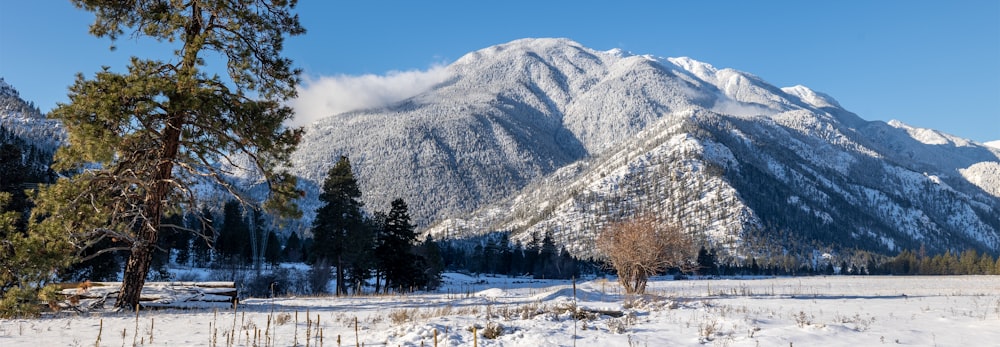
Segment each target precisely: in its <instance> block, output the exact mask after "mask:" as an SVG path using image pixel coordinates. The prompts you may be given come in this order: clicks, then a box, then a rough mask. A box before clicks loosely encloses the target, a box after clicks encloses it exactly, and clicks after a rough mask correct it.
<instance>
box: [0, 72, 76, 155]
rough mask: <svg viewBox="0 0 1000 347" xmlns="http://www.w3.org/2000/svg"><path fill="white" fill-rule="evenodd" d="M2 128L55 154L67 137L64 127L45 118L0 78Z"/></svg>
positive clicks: (0, 119)
mask: <svg viewBox="0 0 1000 347" xmlns="http://www.w3.org/2000/svg"><path fill="white" fill-rule="evenodd" d="M0 126H3V127H4V128H5V129H7V131H9V132H11V133H13V134H14V135H16V136H18V137H21V138H23V139H25V140H26V141H28V142H30V143H31V144H32V145H33V146H35V147H36V148H39V149H43V150H46V151H48V152H50V153H51V152H54V151H55V148H56V147H57V146H58V145H59V143H60V141H62V139H63V137H64V136H65V134H64V132H63V130H62V125H60V124H59V122H57V121H53V120H49V119H46V118H45V115H43V114H42V113H41V111H39V110H38V107H35V105H34V104H32V103H31V102H28V101H25V100H23V99H21V96H20V94H19V93H18V92H17V90H16V89H14V87H13V86H11V85H10V84H8V83H7V82H6V81H4V80H3V78H2V77H0Z"/></svg>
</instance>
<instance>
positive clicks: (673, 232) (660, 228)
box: [597, 215, 697, 294]
mask: <svg viewBox="0 0 1000 347" xmlns="http://www.w3.org/2000/svg"><path fill="white" fill-rule="evenodd" d="M597 248H598V250H599V251H600V252H601V253H603V254H604V256H605V257H606V259H607V261H608V263H609V264H610V265H611V266H612V267H613V268H614V269H615V271H616V272H618V283H621V285H622V286H623V287H625V292H626V293H628V294H642V293H644V292H645V291H646V283H647V282H648V281H649V276H652V275H656V274H658V273H662V272H664V271H666V270H667V269H670V268H680V269H681V271H691V270H693V269H694V267H696V266H697V265H696V264H695V263H694V262H693V258H694V241H693V240H692V238H691V236H690V235H687V234H686V233H685V232H684V231H683V229H682V228H681V227H680V226H677V225H674V224H666V223H661V222H660V221H658V220H657V219H656V218H655V217H653V216H649V215H643V216H639V217H635V218H633V219H629V220H624V221H621V222H617V223H612V224H610V225H608V226H607V227H605V228H604V230H603V231H601V233H600V234H599V235H598V237H597Z"/></svg>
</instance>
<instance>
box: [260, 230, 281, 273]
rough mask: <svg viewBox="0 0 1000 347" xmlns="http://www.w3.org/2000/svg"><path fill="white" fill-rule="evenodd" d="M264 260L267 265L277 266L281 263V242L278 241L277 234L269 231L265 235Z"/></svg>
mask: <svg viewBox="0 0 1000 347" xmlns="http://www.w3.org/2000/svg"><path fill="white" fill-rule="evenodd" d="M264 260H266V261H267V263H268V264H271V265H278V262H280V261H281V241H280V240H278V234H275V233H274V230H271V231H269V232H268V233H267V247H265V248H264Z"/></svg>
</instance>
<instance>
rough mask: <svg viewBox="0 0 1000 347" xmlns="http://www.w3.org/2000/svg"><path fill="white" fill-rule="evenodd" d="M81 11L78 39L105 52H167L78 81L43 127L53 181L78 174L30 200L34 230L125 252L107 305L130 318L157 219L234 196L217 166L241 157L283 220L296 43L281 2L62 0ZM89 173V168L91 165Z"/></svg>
mask: <svg viewBox="0 0 1000 347" xmlns="http://www.w3.org/2000/svg"><path fill="white" fill-rule="evenodd" d="M73 4H74V5H76V6H77V7H80V8H82V9H84V10H87V11H90V12H93V13H94V14H95V20H94V22H93V24H91V26H90V32H91V33H92V34H94V35H95V36H98V37H108V38H110V39H111V40H112V41H114V40H116V39H117V38H119V37H121V36H122V35H134V36H148V37H151V38H152V39H155V40H157V41H160V42H163V43H167V44H174V45H176V50H175V51H174V52H175V57H174V58H173V59H169V60H166V61H160V60H152V59H141V58H136V57H133V58H132V60H131V63H130V65H129V67H128V71H127V72H126V73H116V72H112V71H109V70H108V69H105V70H103V71H100V72H98V73H97V74H96V75H95V76H94V77H93V78H91V79H86V78H84V77H83V76H82V75H78V76H77V79H76V82H75V83H74V85H72V86H71V87H70V89H69V103H67V104H60V105H59V106H58V107H57V108H56V109H54V110H53V111H52V112H51V113H50V116H51V117H52V118H55V119H58V120H60V121H61V122H62V124H63V126H64V128H65V129H66V132H67V134H68V140H67V146H65V147H62V148H60V149H59V150H58V153H57V154H56V163H55V165H54V167H55V168H56V169H57V170H60V171H63V170H79V169H82V168H84V167H85V166H86V167H88V168H89V169H88V170H86V171H78V172H81V173H80V174H77V175H75V176H72V177H68V178H62V179H60V180H59V181H58V182H57V183H56V184H55V185H52V186H49V187H46V188H43V189H42V190H41V192H40V194H39V200H38V207H39V208H38V209H36V213H39V214H41V215H60V216H63V218H48V219H45V220H44V221H43V222H42V223H40V226H39V227H40V228H42V229H45V230H46V231H59V232H62V233H64V234H66V235H69V236H70V237H72V238H74V239H75V241H74V243H75V244H79V245H84V246H86V247H89V246H90V244H88V242H90V243H93V242H96V240H101V239H102V237H113V238H115V239H117V240H120V241H122V242H125V243H128V245H127V247H125V249H127V250H128V251H129V254H128V260H127V262H126V264H125V269H124V277H123V282H124V283H123V288H122V290H121V291H120V292H119V295H118V300H117V301H116V303H115V305H116V307H118V308H129V309H131V308H134V307H136V305H137V304H138V303H139V294H140V292H141V290H142V287H143V284H144V283H145V278H146V275H147V273H148V272H149V269H150V265H151V260H152V256H153V252H154V250H155V248H156V244H157V240H158V238H159V236H160V235H159V232H160V222H161V217H162V216H163V215H164V214H165V212H166V211H171V210H175V209H176V207H183V206H184V205H186V206H187V208H186V209H188V210H191V209H194V208H195V204H196V201H195V199H196V197H195V196H194V194H193V193H191V192H192V189H191V188H192V187H193V186H194V185H195V184H198V183H201V182H204V181H205V180H210V181H211V182H213V183H215V184H218V185H222V186H225V187H227V188H230V189H229V191H231V192H238V190H237V189H236V188H235V187H232V186H231V185H230V183H228V182H227V181H225V180H224V179H223V178H222V177H224V175H223V173H222V172H220V171H219V169H218V165H216V164H217V163H219V162H221V161H223V160H224V158H227V157H232V156H246V157H248V158H251V160H249V162H250V163H251V165H252V166H253V167H251V168H249V169H254V170H256V171H258V172H260V173H262V174H263V177H265V178H266V179H267V181H268V183H269V184H268V186H269V187H270V192H271V195H270V198H269V199H268V202H267V203H266V204H265V206H266V207H267V208H268V209H269V210H271V211H273V212H275V213H281V214H285V215H294V214H295V213H296V207H295V205H294V204H293V203H291V200H292V199H295V198H297V197H298V195H299V194H298V193H297V192H296V191H295V179H294V176H292V175H290V174H287V173H284V172H279V169H278V168H279V167H282V166H283V165H285V164H286V163H287V162H288V159H289V155H290V154H291V153H292V151H293V150H294V148H295V145H296V144H297V142H298V140H299V138H300V135H301V129H286V128H285V127H284V126H283V123H284V121H286V120H288V119H290V118H291V117H292V115H293V113H292V110H291V108H290V107H288V106H285V104H284V100H287V99H289V98H292V97H294V96H295V84H296V83H297V82H298V71H297V70H293V69H292V68H291V61H290V60H289V59H287V58H283V57H282V56H281V55H280V52H281V49H282V46H283V41H284V38H285V37H286V36H288V35H298V34H302V33H304V32H305V30H304V29H302V27H301V26H300V25H299V21H298V17H297V16H296V15H294V14H293V13H292V12H291V10H292V8H293V7H294V6H295V0H291V1H265V0H250V1H237V2H232V1H224V2H219V1H204V0H192V1H166V0H154V1H138V2H137V1H105V0H73ZM210 53H211V54H214V53H217V54H218V55H219V56H221V57H222V59H223V60H224V61H225V62H226V63H227V65H226V66H227V69H226V71H227V72H228V79H223V78H222V77H220V76H219V75H217V74H209V73H206V72H205V71H203V69H204V67H205V65H206V60H205V59H204V56H205V55H206V54H210ZM95 164H96V165H95Z"/></svg>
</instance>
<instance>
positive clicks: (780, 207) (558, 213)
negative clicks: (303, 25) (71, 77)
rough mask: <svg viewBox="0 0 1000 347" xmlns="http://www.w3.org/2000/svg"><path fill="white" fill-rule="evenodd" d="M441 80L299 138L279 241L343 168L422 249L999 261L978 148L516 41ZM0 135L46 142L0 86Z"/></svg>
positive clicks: (735, 86)
mask: <svg viewBox="0 0 1000 347" xmlns="http://www.w3.org/2000/svg"><path fill="white" fill-rule="evenodd" d="M446 69H447V73H448V76H449V77H448V78H446V79H445V80H444V82H442V83H439V84H437V85H434V86H433V87H431V88H429V89H428V90H426V91H424V92H422V93H419V94H417V95H416V96H413V97H410V98H407V99H405V100H402V101H399V102H396V103H392V104H389V105H386V106H383V107H378V108H372V109H364V110H357V111H351V112H347V113H341V114H335V115H330V116H329V117H327V118H324V119H321V120H319V121H316V122H314V123H312V124H310V125H308V126H306V132H305V136H304V137H303V139H302V142H301V144H300V146H299V149H298V150H297V151H296V153H295V154H294V155H293V157H292V164H291V167H290V168H289V169H290V170H291V171H292V172H293V173H295V174H296V175H297V176H299V177H300V187H301V188H302V189H303V190H304V191H305V192H306V195H305V198H304V199H303V200H302V201H301V202H300V206H301V208H302V210H303V212H304V214H305V216H304V218H303V219H302V220H299V221H295V222H293V223H289V224H286V225H287V228H288V229H286V230H285V231H286V232H291V231H295V232H304V233H308V227H309V225H310V224H311V220H312V218H313V215H314V211H315V209H316V208H317V207H318V206H319V201H318V194H319V189H318V187H319V186H321V185H322V182H323V179H324V178H325V176H326V173H327V171H328V170H329V168H330V167H332V166H333V165H334V163H336V161H337V160H338V159H339V158H340V156H342V155H344V156H347V157H349V158H350V160H351V163H352V166H353V169H354V172H355V176H356V177H357V179H358V181H359V185H360V188H361V190H362V194H363V196H362V199H363V200H364V202H365V204H366V209H367V210H368V211H369V212H374V211H386V210H388V208H389V205H390V202H391V201H392V200H394V199H396V198H403V199H404V200H405V201H406V202H407V203H408V205H409V207H410V213H411V215H412V217H413V221H414V222H415V223H416V224H417V226H418V228H419V229H420V230H421V231H423V232H426V233H428V234H430V235H433V236H434V237H436V238H438V239H455V238H464V237H471V236H477V235H484V234H488V233H493V232H505V233H509V235H510V237H511V239H512V240H517V241H522V242H528V241H529V240H531V239H533V238H537V237H539V236H540V235H543V234H550V235H552V237H553V238H554V239H555V240H556V242H557V243H559V244H560V245H562V246H563V247H565V248H566V249H567V250H569V251H570V252H572V253H574V254H575V255H577V256H581V257H589V256H594V255H595V254H594V249H593V239H594V237H595V235H596V234H597V233H598V232H599V231H600V230H601V228H603V227H604V226H605V225H607V224H608V223H610V222H613V221H616V220H619V219H621V218H625V217H628V216H631V215H635V214H638V213H653V214H656V215H659V216H660V217H662V218H663V219H665V220H667V221H669V222H672V223H676V224H678V225H680V226H682V227H683V228H684V229H685V230H687V231H689V232H690V233H692V234H693V235H696V236H697V237H698V239H699V240H700V241H702V242H705V243H706V244H709V245H711V246H712V247H715V248H718V249H721V250H727V251H728V253H730V254H743V255H748V254H751V253H763V252H788V251H789V250H793V249H794V250H797V251H816V250H823V251H827V250H833V251H836V250H846V249H860V250H866V251H871V252H877V253H883V254H894V253H895V252H898V251H899V250H902V249H917V248H920V247H925V248H926V249H927V250H929V251H934V252H943V251H946V250H963V249H967V248H974V249H978V250H980V251H984V252H990V253H993V254H997V253H998V252H1000V148H997V147H998V146H997V145H996V143H991V144H993V145H992V146H988V145H986V144H982V143H977V142H974V141H969V140H966V139H962V138H960V137H956V136H952V135H949V134H945V133H942V132H940V131H936V130H933V129H923V128H918V127H913V126H909V125H906V124H903V123H901V122H898V121H890V122H882V121H868V120H865V119H863V118H861V117H860V116H858V115H856V114H854V113H852V112H850V111H848V110H846V109H844V108H843V107H842V106H841V105H840V104H839V103H838V102H837V101H836V100H835V99H834V98H833V97H831V96H829V95H826V94H823V93H820V92H817V91H813V90H811V89H809V88H807V87H804V86H792V87H785V88H780V87H776V86H773V85H771V84H769V83H767V82H766V81H764V80H762V79H761V78H759V77H757V76H754V75H752V74H750V73H746V72H741V71H737V70H733V69H724V68H716V67H714V66H712V65H710V64H708V63H704V62H699V61H696V60H694V59H691V58H684V57H681V58H662V57H656V56H652V55H637V54H632V53H628V52H624V51H621V50H611V51H597V50H593V49H590V48H587V47H584V46H582V45H580V44H579V43H577V42H574V41H572V40H569V39H550V38H542V39H522V40H516V41H513V42H509V43H505V44H500V45H496V46H492V47H488V48H484V49H481V50H478V51H475V52H471V53H469V54H467V55H465V56H463V57H462V58H460V59H458V60H457V61H455V62H454V63H452V64H450V65H449V66H447V67H446ZM18 100H19V101H18ZM0 124H2V125H3V126H4V127H6V128H7V129H9V130H10V131H12V132H13V133H15V134H17V135H18V136H22V137H25V138H27V139H29V140H30V141H32V142H34V143H36V144H37V146H39V147H44V148H54V146H55V145H57V144H58V143H59V141H60V139H61V136H63V135H62V132H61V130H60V129H59V126H58V124H57V123H55V122H53V121H51V120H47V119H45V118H44V116H43V115H41V113H40V112H38V110H37V108H36V107H34V106H33V105H31V104H30V103H28V102H24V101H23V100H21V99H20V98H19V96H18V95H17V92H16V91H15V90H14V89H13V88H12V87H10V86H9V85H7V84H6V83H2V80H0ZM235 171H238V170H234V172H235ZM244 176H247V177H242V176H241V177H242V179H246V180H251V181H254V180H256V179H255V178H253V177H252V176H253V175H244ZM206 189H208V188H206ZM206 194H208V195H212V194H210V193H206Z"/></svg>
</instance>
